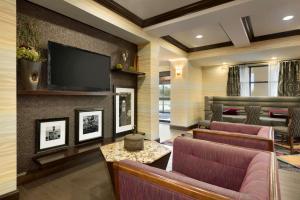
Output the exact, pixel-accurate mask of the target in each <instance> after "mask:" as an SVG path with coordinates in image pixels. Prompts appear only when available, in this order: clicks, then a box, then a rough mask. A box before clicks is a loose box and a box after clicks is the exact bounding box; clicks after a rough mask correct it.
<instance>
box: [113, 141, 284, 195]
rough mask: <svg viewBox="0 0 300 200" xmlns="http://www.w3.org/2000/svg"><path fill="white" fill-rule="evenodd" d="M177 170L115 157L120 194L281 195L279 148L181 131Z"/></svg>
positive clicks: (175, 152)
mask: <svg viewBox="0 0 300 200" xmlns="http://www.w3.org/2000/svg"><path fill="white" fill-rule="evenodd" d="M172 165H173V171H172V172H167V171H164V170H161V169H158V168H154V167H151V166H148V165H144V164H141V163H138V162H134V161H128V160H125V161H120V162H116V163H114V172H115V183H116V184H115V191H116V196H117V198H118V199H120V200H195V199H203V200H228V199H233V200H278V199H280V192H279V184H278V175H277V173H278V170H277V161H276V158H275V154H274V153H272V152H263V151H257V150H252V149H246V148H241V147H235V146H231V145H226V144H219V143H213V142H208V141H203V140H195V139H188V138H184V137H178V138H176V139H175V141H174V148H173V164H172Z"/></svg>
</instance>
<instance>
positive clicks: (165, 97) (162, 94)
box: [159, 84, 171, 113]
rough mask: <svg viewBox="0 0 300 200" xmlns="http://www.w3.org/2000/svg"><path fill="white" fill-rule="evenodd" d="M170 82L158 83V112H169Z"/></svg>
mask: <svg viewBox="0 0 300 200" xmlns="http://www.w3.org/2000/svg"><path fill="white" fill-rule="evenodd" d="M170 89H171V85H170V84H160V85H159V112H162V113H168V112H170Z"/></svg>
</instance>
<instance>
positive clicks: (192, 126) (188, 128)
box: [170, 124, 198, 131]
mask: <svg viewBox="0 0 300 200" xmlns="http://www.w3.org/2000/svg"><path fill="white" fill-rule="evenodd" d="M197 127H198V124H193V125H191V126H187V127H186V126H177V125H172V124H171V125H170V129H175V130H180V131H189V130H191V129H194V128H197Z"/></svg>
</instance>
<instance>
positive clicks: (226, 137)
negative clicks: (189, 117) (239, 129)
mask: <svg viewBox="0 0 300 200" xmlns="http://www.w3.org/2000/svg"><path fill="white" fill-rule="evenodd" d="M193 138H195V139H202V140H208V141H212V142H219V143H224V144H230V145H235V146H241V147H246V148H253V149H259V150H264V151H271V152H273V151H274V141H273V139H269V138H266V137H264V136H260V135H248V134H243V133H234V132H227V131H216V130H207V129H194V130H193Z"/></svg>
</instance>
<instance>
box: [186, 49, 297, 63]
mask: <svg viewBox="0 0 300 200" xmlns="http://www.w3.org/2000/svg"><path fill="white" fill-rule="evenodd" d="M299 52H300V46H296V47H286V48H280V49H271V50H265V51H257V52H253V53H242V54H234V55H229V56H218V57H210V58H204V59H203V58H202V59H196V60H193V61H191V63H192V65H193V66H199V67H205V66H216V65H222V64H223V63H227V64H228V65H233V64H240V63H249V62H251V63H252V62H257V61H271V58H272V57H276V58H277V59H278V60H284V59H295V58H300V53H299Z"/></svg>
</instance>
